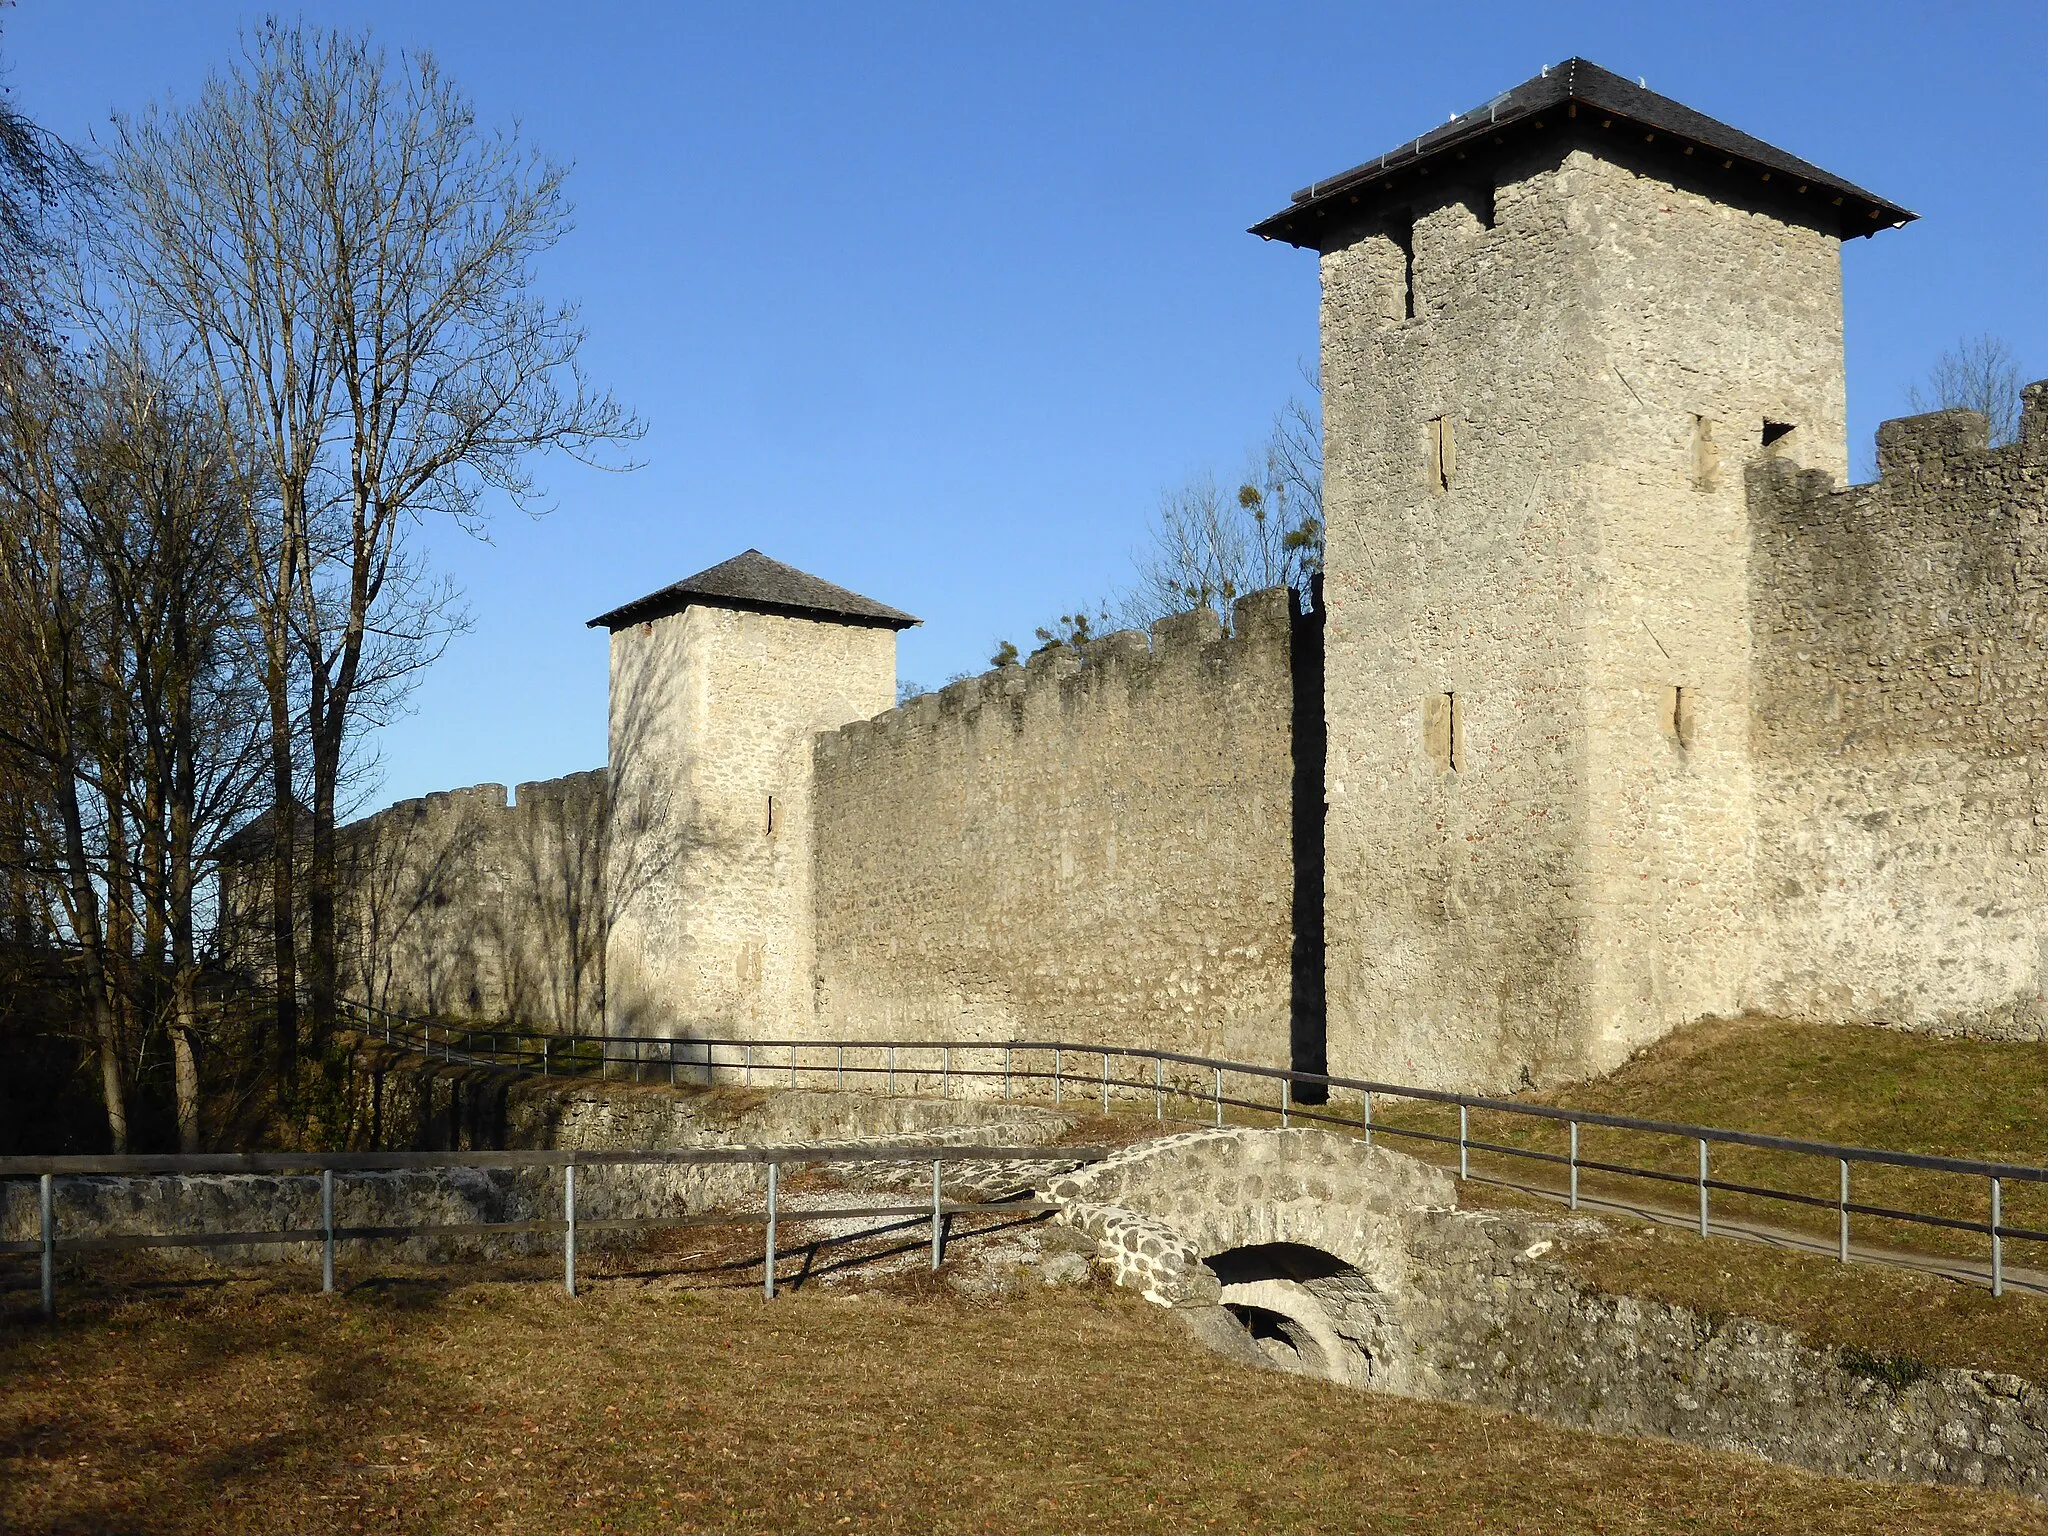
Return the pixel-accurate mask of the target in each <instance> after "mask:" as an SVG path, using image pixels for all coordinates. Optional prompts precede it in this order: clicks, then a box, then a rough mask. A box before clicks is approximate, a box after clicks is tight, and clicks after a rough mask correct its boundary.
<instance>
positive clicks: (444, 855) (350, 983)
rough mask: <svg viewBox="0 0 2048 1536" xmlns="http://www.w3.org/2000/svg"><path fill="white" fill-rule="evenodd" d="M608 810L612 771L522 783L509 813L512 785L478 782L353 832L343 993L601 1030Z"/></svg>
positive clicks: (419, 1010)
mask: <svg viewBox="0 0 2048 1536" xmlns="http://www.w3.org/2000/svg"><path fill="white" fill-rule="evenodd" d="M605 801H606V793H605V770H603V769H602V768H599V769H594V770H592V771H590V772H588V773H575V774H570V775H568V776H567V777H565V778H560V779H548V780H544V781H540V782H536V783H529V784H521V785H520V786H519V787H518V790H517V792H516V801H515V802H514V803H512V804H509V805H508V804H507V803H506V797H505V787H504V785H502V784H478V785H475V786H474V787H472V788H469V789H458V790H451V791H448V792H446V793H442V794H434V795H428V796H427V797H426V798H424V799H421V800H402V801H400V802H399V803H398V804H396V805H394V806H392V807H390V808H389V809H388V810H384V811H380V812H378V813H377V814H376V815H374V816H367V817H364V818H363V819H362V820H360V821H355V822H351V823H349V824H348V825H347V826H346V827H344V828H342V829H341V837H340V844H341V864H342V869H341V889H342V891H343V892H344V897H343V905H342V934H341V939H342V967H343V970H342V990H343V993H344V995H346V996H350V997H356V998H364V999H367V1000H368V1001H369V1002H371V1003H374V1004H376V1005H377V1006H379V1007H383V1008H390V1009H392V1010H394V1011H397V1012H402V1013H412V1014H419V1015H426V1016H431V1017H436V1018H470V1019H480V1020H510V1021H513V1022H516V1023H520V1024H526V1025H531V1026H534V1027H538V1028H543V1029H551V1030H581V1031H588V1032H592V1033H595V1032H596V1031H597V1030H598V1029H599V1027H600V1024H601V1021H602V1019H603V1017H604V921H605V912H604V885H603V876H604V826H605ZM258 869H259V871H260V866H258ZM259 878H260V874H259ZM255 910H257V911H258V912H260V911H261V909H260V908H257V909H255Z"/></svg>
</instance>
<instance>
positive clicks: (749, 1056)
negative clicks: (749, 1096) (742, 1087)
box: [745, 1040, 754, 1088]
mask: <svg viewBox="0 0 2048 1536" xmlns="http://www.w3.org/2000/svg"><path fill="white" fill-rule="evenodd" d="M745 1060H746V1064H747V1066H746V1074H747V1075H746V1084H747V1086H748V1087H749V1088H751V1087H753V1086H754V1042H753V1041H751V1040H749V1041H748V1042H747V1049H746V1056H745Z"/></svg>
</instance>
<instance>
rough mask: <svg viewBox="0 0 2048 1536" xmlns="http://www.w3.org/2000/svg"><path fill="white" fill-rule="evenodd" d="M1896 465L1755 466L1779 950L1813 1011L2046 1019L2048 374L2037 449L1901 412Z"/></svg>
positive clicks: (1782, 1005)
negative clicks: (1851, 480)
mask: <svg viewBox="0 0 2048 1536" xmlns="http://www.w3.org/2000/svg"><path fill="white" fill-rule="evenodd" d="M1878 463H1879V468H1880V472H1881V478H1880V479H1879V480H1878V481H1877V482H1876V483H1874V484H1871V485H1861V486H1853V487H1850V488H1848V489H1846V490H1838V489H1836V488H1835V486H1834V484H1833V483H1832V481H1830V480H1829V479H1828V478H1827V477H1826V476H1823V475H1818V474H1807V475H1800V474H1796V473H1793V472H1791V471H1790V470H1789V469H1788V468H1786V467H1785V466H1781V465H1767V466H1764V467H1763V469H1762V470H1761V471H1760V472H1759V473H1758V474H1756V475H1755V476H1754V477H1753V478H1752V487H1751V491H1752V495H1751V500H1752V507H1753V512H1752V515H1753V519H1754V524H1753V531H1752V541H1753V542H1752V548H1753V553H1752V567H1753V570H1754V571H1755V579H1754V583H1753V586H1752V613H1753V623H1754V628H1755V632H1756V649H1757V670H1756V692H1755V719H1754V725H1753V730H1752V737H1753V742H1754V753H1755V759H1756V773H1757V801H1758V804H1757V860H1758V881H1757V885H1758V892H1759V898H1760V919H1761V930H1762V935H1761V945H1762V955H1761V957H1760V963H1759V965H1758V967H1757V975H1756V982H1755V985H1754V989H1753V992H1752V994H1751V996H1750V999H1749V1001H1750V1002H1751V1003H1752V1004H1753V1005H1754V1006H1756V1007H1758V1008H1760V1009H1765V1010H1768V1011H1772V1012H1782V1013H1788V1014H1792V1015H1795V1016H1800V1017H1808V1018H1828V1019H1842V1020H1855V1021H1879V1022H1884V1023H1890V1024H1897V1025H1904V1026H1910V1027H1920V1028H1940V1029H1965V1030H1972V1031H1982V1032H1987V1033H1993V1034H2009V1035H2020V1036H2025V1037H2030V1038H2040V1037H2041V1036H2042V1034H2043V1032H2044V1029H2048V1000H2044V997H2043V992H2044V988H2048V940H2044V938H2043V935H2044V934H2048V771H2044V766H2048V765H2044V756H2043V754H2044V749H2048V643H2044V642H2048V633H2044V619H2043V607H2042V604H2043V598H2044V596H2048V385H2044V384H2036V385H2034V386H2032V387H2031V388H2030V389H2029V390H2028V391H2027V397H2026V413H2025V417H2024V430H2023V435H2022V439H2021V441H2020V442H2018V443H2016V444H2013V445H2012V446H2010V447H2006V448H2002V449H1998V450H1995V451H1994V450H1991V449H1988V448H1987V447H1986V426H1985V422H1984V418H1983V417H1981V416H1979V415H1977V414H1975V413H1974V412H1968V411H1946V412H1941V413H1938V414H1935V415H1931V416H1921V417H1913V418H1908V419H1906V420H1902V421H1891V422H1887V423H1885V425H1884V426H1883V428H1882V429H1881V430H1880V431H1879V434H1878Z"/></svg>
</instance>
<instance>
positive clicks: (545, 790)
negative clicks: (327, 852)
mask: <svg viewBox="0 0 2048 1536" xmlns="http://www.w3.org/2000/svg"><path fill="white" fill-rule="evenodd" d="M606 779H607V774H606V771H605V770H604V769H602V768H590V769H586V770H584V771H583V772H581V773H565V774H563V775H562V776H561V777H560V778H558V779H530V780H528V781H527V782H526V783H524V784H521V785H520V786H519V787H518V789H517V790H516V791H515V792H514V794H513V795H512V796H510V797H508V796H507V794H506V792H505V786H504V785H502V784H471V785H468V786H467V787H465V788H462V789H442V790H436V791H434V792H433V793H432V794H428V795H421V796H419V797H417V798H415V799H410V800H398V801H394V802H393V803H392V804H390V805H388V806H386V807H385V808H384V809H383V810H381V811H373V812H371V813H370V814H369V815H368V816H363V817H359V818H357V819H356V820H354V821H352V822H349V823H348V824H347V825H346V826H344V827H343V828H341V832H342V835H344V836H346V835H349V834H355V833H361V832H365V831H368V830H370V829H371V828H373V827H378V826H388V825H392V824H394V823H397V822H402V821H408V820H411V821H423V820H429V819H434V818H440V817H450V816H476V815H486V816H488V815H492V814H504V815H511V816H517V815H518V814H519V813H520V812H522V811H525V810H528V809H530V808H532V807H534V806H537V805H542V804H549V805H566V804H570V803H574V802H585V801H588V802H593V803H595V804H597V805H602V804H603V802H604V798H605V793H606Z"/></svg>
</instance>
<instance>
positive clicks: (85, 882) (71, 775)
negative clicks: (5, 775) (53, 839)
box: [56, 743, 128, 1155]
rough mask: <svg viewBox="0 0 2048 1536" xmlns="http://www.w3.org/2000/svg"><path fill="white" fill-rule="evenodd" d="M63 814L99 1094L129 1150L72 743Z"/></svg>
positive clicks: (60, 791) (111, 1135) (60, 773)
mask: <svg viewBox="0 0 2048 1536" xmlns="http://www.w3.org/2000/svg"><path fill="white" fill-rule="evenodd" d="M56 766H57V778H58V788H57V802H58V814H59V815H60V816H61V817H62V818H63V822H64V862H65V864H66V866H67V867H66V869H65V872H64V874H65V880H66V883H67V884H68V885H69V886H70V894H71V920H72V924H73V926H74V927H75V928H76V930H77V936H78V947H79V957H80V960H81V962H82V965H83V970H84V975H83V976H82V977H81V980H82V982H83V985H84V991H85V1005H86V1011H87V1013H88V1014H89V1016H90V1017H91V1019H92V1032H93V1040H94V1043H95V1044H96V1045H97V1047H98V1049H99V1057H100V1094H101V1097H102V1098H103V1099H104V1100H105V1102H106V1108H107V1135H108V1139H109V1140H110V1141H111V1142H112V1143H113V1150H114V1152H115V1153H116V1154H117V1155H118V1154H120V1153H123V1152H126V1151H127V1150H128V1099H127V1092H126V1088H125V1086H124V1084H123V1082H122V1078H121V1042H120V1039H119V1037H118V1035H117V1033H116V1030H115V1019H114V1006H113V999H112V998H111V997H110V996H109V995H108V993H107V967H106V955H105V951H104V950H103V948H102V947H101V946H102V936H101V929H100V905H99V894H98V893H97V892H96V891H95V890H94V889H93V884H92V870H91V869H90V867H89V866H88V865H87V864H86V859H85V822H84V817H83V815H82V814H81V812H80V810H79V805H78V764H77V761H76V759H75V758H74V756H73V755H72V752H71V750H70V747H69V745H68V743H67V745H66V746H65V747H64V749H63V751H62V752H61V753H60V754H59V757H58V761H57V765H56Z"/></svg>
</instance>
